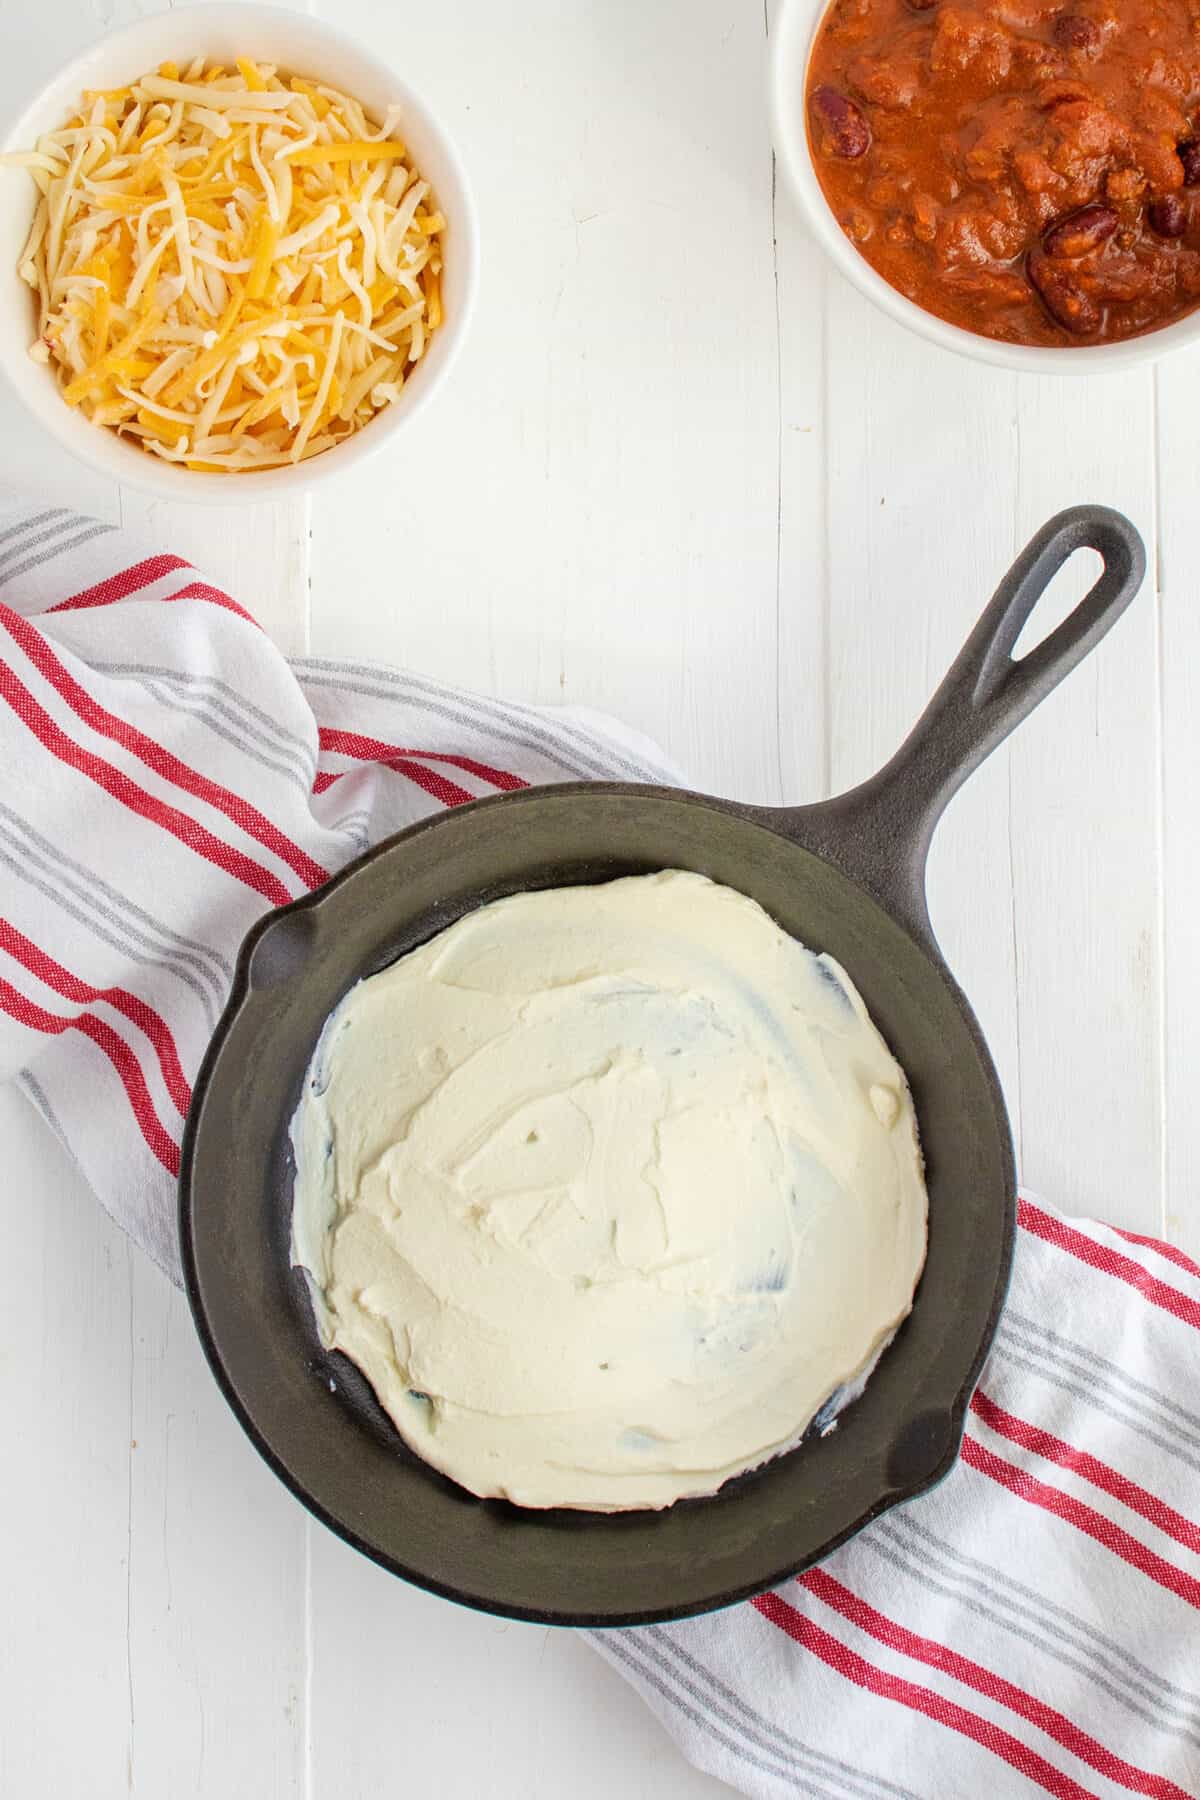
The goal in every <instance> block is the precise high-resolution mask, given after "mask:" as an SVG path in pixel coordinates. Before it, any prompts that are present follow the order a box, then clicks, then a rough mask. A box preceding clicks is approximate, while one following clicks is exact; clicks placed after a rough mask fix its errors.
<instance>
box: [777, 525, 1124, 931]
mask: <svg viewBox="0 0 1200 1800" xmlns="http://www.w3.org/2000/svg"><path fill="white" fill-rule="evenodd" d="M1087 549H1091V550H1097V551H1099V553H1100V555H1101V556H1102V557H1103V559H1104V568H1103V571H1102V573H1101V574H1100V576H1099V577H1098V579H1097V580H1096V582H1095V583H1094V585H1093V586H1092V587H1091V588H1090V589H1089V590H1088V592H1087V594H1085V595H1084V597H1083V599H1082V600H1081V601H1080V602H1079V604H1078V606H1076V608H1075V609H1074V611H1073V612H1072V613H1070V614H1069V616H1068V617H1067V618H1066V619H1064V620H1063V622H1062V624H1061V625H1059V626H1057V627H1056V629H1055V630H1054V631H1052V632H1051V633H1050V635H1049V637H1047V638H1046V639H1044V641H1043V642H1042V643H1040V644H1039V645H1038V646H1037V648H1036V649H1034V650H1031V651H1030V652H1029V654H1028V655H1027V656H1023V657H1021V658H1020V659H1019V660H1014V658H1013V654H1012V652H1013V648H1014V646H1015V645H1016V642H1017V639H1018V638H1019V637H1020V635H1021V631H1022V628H1023V626H1024V625H1025V622H1026V620H1027V619H1028V618H1029V616H1030V614H1031V613H1032V612H1033V610H1034V608H1035V606H1036V605H1037V603H1038V601H1039V600H1040V599H1041V597H1042V595H1043V594H1044V593H1045V591H1046V589H1047V587H1048V586H1049V585H1050V582H1051V581H1052V580H1053V578H1054V576H1055V575H1056V574H1057V573H1058V571H1059V569H1061V568H1062V566H1063V564H1064V563H1065V562H1066V561H1067V559H1068V557H1070V556H1072V555H1073V554H1074V553H1075V551H1076V550H1087ZM1145 572H1146V550H1145V546H1144V544H1143V543H1142V540H1141V537H1140V536H1139V534H1138V532H1137V530H1136V529H1135V528H1134V526H1133V525H1131V524H1130V522H1129V520H1128V519H1127V518H1125V517H1124V516H1123V514H1121V513H1118V512H1113V511H1111V510H1110V509H1109V508H1108V507H1105V506H1073V507H1070V508H1069V509H1068V510H1067V511H1066V512H1061V513H1059V514H1058V515H1057V517H1056V518H1053V519H1051V520H1050V521H1049V522H1048V523H1047V524H1045V525H1043V526H1042V529H1041V530H1040V531H1039V532H1038V533H1037V535H1036V536H1035V537H1034V538H1033V539H1032V540H1031V542H1030V543H1029V544H1027V545H1026V547H1025V549H1024V550H1023V551H1022V552H1021V554H1020V556H1019V557H1018V558H1017V560H1016V562H1015V563H1014V564H1013V566H1012V568H1011V569H1010V570H1009V572H1008V574H1007V575H1006V576H1005V577H1004V580H1003V581H1002V582H1001V583H1000V586H999V587H998V588H997V590H996V592H995V594H994V595H993V597H992V599H991V600H990V601H989V602H988V605H987V607H986V608H985V609H984V612H983V614H982V615H981V617H980V619H979V623H978V624H977V625H976V627H975V629H974V630H973V631H972V633H971V635H970V637H969V638H968V639H967V641H966V643H965V644H964V645H963V648H962V650H961V651H960V652H959V654H958V656H957V657H956V658H955V661H954V662H953V663H952V665H951V667H950V669H949V670H948V672H947V674H946V676H945V678H944V680H943V681H942V684H941V686H940V687H939V688H938V690H937V692H936V694H934V696H933V699H932V700H931V701H930V702H929V705H928V706H927V707H926V709H925V711H924V713H922V715H921V717H920V719H919V720H918V721H917V723H916V725H915V726H914V728H913V730H912V731H911V733H910V734H909V736H908V738H907V739H906V740H905V742H904V743H903V744H902V745H901V747H900V749H899V750H898V751H897V752H896V754H895V755H894V756H893V757H892V759H891V761H890V762H889V763H887V764H886V765H885V767H884V768H882V769H881V770H880V771H879V773H878V774H877V775H873V776H872V777H871V778H870V779H869V780H868V781H865V782H864V783H863V784H862V786H861V787H857V788H852V789H851V790H850V792H849V793H847V794H843V795H841V796H839V797H838V798H837V799H834V800H828V801H825V802H822V803H821V804H820V805H817V806H805V807H795V808H790V809H787V810H785V811H783V812H782V813H781V814H779V815H777V819H776V824H777V827H778V828H779V829H782V830H783V831H784V832H786V834H787V835H788V836H789V837H792V838H795V839H796V840H797V841H798V842H800V843H802V844H806V845H808V846H809V847H810V848H812V849H815V850H817V851H819V852H820V854H822V855H824V856H826V857H827V858H829V859H830V860H831V861H833V862H835V863H837V864H839V865H840V866H841V867H842V868H844V869H845V871H846V873H847V874H849V875H851V876H852V877H853V878H854V879H855V880H857V881H859V882H862V883H863V884H864V885H865V886H866V887H867V888H868V889H869V890H870V891H871V892H872V893H873V894H874V895H875V897H876V898H877V899H879V900H881V901H882V902H883V903H884V905H885V906H886V907H887V908H888V910H889V911H891V912H893V913H895V914H897V915H898V916H899V917H900V918H901V919H902V920H903V922H904V923H905V924H906V925H907V926H908V927H909V929H910V930H911V931H913V932H914V934H915V935H916V936H918V937H921V938H923V939H925V940H926V941H928V942H929V943H932V942H933V934H932V930H931V928H930V924H929V914H928V910H927V908H926V904H925V863H926V858H927V856H928V853H929V845H930V841H931V839H932V837H933V833H934V829H935V827H936V825H937V822H938V820H939V819H940V818H941V816H942V813H943V811H944V810H945V807H946V805H947V802H948V801H949V800H950V799H951V798H952V796H953V795H954V794H955V793H956V792H957V791H958V789H959V788H960V787H961V786H962V784H963V782H964V781H965V780H966V779H967V777H968V775H970V774H971V773H972V772H973V771H974V770H975V769H977V768H978V767H979V764H980V763H981V762H982V761H983V760H984V758H985V757H986V756H989V755H990V754H991V752H992V751H993V750H994V749H995V748H996V746H997V744H1000V743H1002V742H1003V740H1004V739H1005V738H1006V737H1007V736H1008V734H1009V732H1010V731H1013V730H1014V729H1015V728H1016V726H1018V725H1019V724H1020V723H1021V721H1022V719H1024V718H1025V717H1027V715H1028V714H1029V713H1031V712H1032V711H1033V709H1034V707H1035V706H1037V704H1038V703H1039V701H1041V700H1044V699H1045V697H1046V695H1047V694H1049V693H1050V692H1051V690H1052V689H1053V688H1056V687H1057V686H1058V684H1059V682H1060V681H1062V679H1063V678H1064V676H1066V675H1068V674H1070V672H1071V670H1072V669H1073V668H1074V667H1075V665H1076V664H1077V663H1079V662H1082V660H1083V658H1084V657H1085V656H1086V655H1087V654H1088V652H1089V651H1090V650H1093V649H1094V648H1095V647H1096V645H1097V644H1098V643H1099V642H1100V639H1101V638H1102V637H1103V636H1104V635H1105V633H1106V632H1107V631H1108V630H1109V628H1110V627H1111V626H1112V625H1113V624H1115V622H1116V621H1117V619H1119V618H1120V616H1121V614H1122V613H1123V612H1124V611H1125V608H1126V607H1127V606H1128V605H1129V602H1130V601H1131V600H1132V599H1133V596H1134V595H1135V594H1136V593H1137V591H1138V588H1139V587H1140V586H1141V584H1142V577H1143V576H1144V574H1145Z"/></svg>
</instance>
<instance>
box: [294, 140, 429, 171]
mask: <svg viewBox="0 0 1200 1800" xmlns="http://www.w3.org/2000/svg"><path fill="white" fill-rule="evenodd" d="M407 155H408V152H407V150H406V149H405V147H404V145H403V144H396V143H392V142H391V141H390V140H387V139H385V140H384V142H382V143H367V142H364V141H361V140H360V141H359V142H357V143H355V142H351V143H349V144H308V145H306V146H305V148H304V149H303V150H293V151H291V152H290V153H289V154H288V158H287V160H288V161H289V162H290V163H291V165H292V167H293V168H294V169H295V168H309V167H315V166H316V165H317V164H318V163H345V162H362V163H368V162H390V161H392V159H393V158H394V157H397V156H407Z"/></svg>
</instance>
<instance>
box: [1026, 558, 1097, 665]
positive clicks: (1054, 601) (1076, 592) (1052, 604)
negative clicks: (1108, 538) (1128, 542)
mask: <svg viewBox="0 0 1200 1800" xmlns="http://www.w3.org/2000/svg"><path fill="white" fill-rule="evenodd" d="M1103 568H1104V558H1103V557H1102V556H1101V555H1100V554H1099V552H1098V551H1096V550H1093V549H1091V548H1090V546H1087V545H1085V546H1084V547H1083V548H1081V549H1079V550H1074V551H1072V553H1071V555H1070V556H1068V558H1067V560H1066V562H1065V563H1064V564H1063V565H1062V568H1061V569H1059V570H1058V572H1057V574H1056V575H1054V576H1053V578H1052V579H1051V581H1050V585H1049V586H1048V587H1047V589H1046V591H1045V593H1044V594H1043V595H1042V596H1041V598H1040V600H1039V601H1038V603H1037V605H1036V606H1035V607H1034V609H1033V611H1032V612H1031V613H1030V615H1029V617H1028V618H1027V619H1026V621H1025V623H1024V625H1022V627H1021V635H1020V636H1019V637H1018V639H1017V641H1016V644H1015V645H1014V646H1013V653H1012V656H1013V661H1014V662H1023V661H1024V659H1025V658H1026V657H1027V656H1028V655H1029V652H1030V651H1031V650H1036V649H1037V647H1038V645H1039V644H1040V643H1043V642H1044V641H1045V639H1046V638H1048V637H1049V636H1050V633H1051V632H1052V631H1056V630H1057V629H1058V627H1059V626H1060V625H1061V624H1062V622H1063V620H1064V619H1066V618H1068V617H1069V616H1070V614H1071V613H1073V612H1074V610H1075V608H1076V607H1077V606H1078V605H1079V602H1080V601H1081V600H1082V599H1083V596H1084V595H1085V594H1086V593H1087V591H1088V589H1089V588H1090V587H1093V586H1094V585H1095V583H1096V582H1097V581H1098V580H1099V579H1100V574H1101V571H1102V570H1103Z"/></svg>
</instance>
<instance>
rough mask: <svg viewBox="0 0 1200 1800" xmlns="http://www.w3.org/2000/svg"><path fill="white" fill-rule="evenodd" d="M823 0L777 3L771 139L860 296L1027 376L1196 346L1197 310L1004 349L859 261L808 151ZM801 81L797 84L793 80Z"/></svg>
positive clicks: (818, 233) (1131, 361)
mask: <svg viewBox="0 0 1200 1800" xmlns="http://www.w3.org/2000/svg"><path fill="white" fill-rule="evenodd" d="M828 4H829V0H779V6H778V11H777V13H776V18H775V23H774V27H773V29H772V32H771V43H770V53H769V58H768V63H769V67H768V107H769V112H770V120H771V137H772V142H773V144H774V148H775V156H776V159H777V161H778V162H779V163H780V165H781V166H782V168H783V172H784V176H785V178H786V182H787V186H788V187H789V189H790V190H791V193H792V195H793V197H794V199H795V200H796V202H797V205H798V207H799V209H800V212H801V214H802V216H803V219H804V222H805V224H806V225H807V227H808V229H809V232H810V234H811V235H812V236H813V237H815V238H816V240H817V242H818V243H819V244H820V246H821V248H822V249H823V250H824V252H825V254H826V255H827V256H828V257H829V259H830V261H831V262H832V263H833V264H834V265H835V266H836V267H837V268H838V269H839V270H840V271H841V273H842V274H843V275H844V276H845V277H846V279H847V280H848V281H849V282H850V283H851V284H852V286H854V287H856V288H857V289H858V291H859V292H860V293H861V294H863V295H865V297H866V298H867V299H868V300H870V301H871V302H872V304H873V305H875V306H876V307H878V308H879V310H880V311H881V312H884V313H886V314H887V315H888V317H889V318H891V319H894V320H895V321H896V323H897V324H898V325H903V326H904V327H905V328H906V329H907V330H909V331H912V332H915V333H916V334H917V336H919V337H923V338H925V339H927V340H928V341H929V342H931V343H934V344H938V345H940V346H941V348H942V349H944V350H950V351H953V352H954V353H955V354H956V355H958V356H962V357H966V358H968V359H970V360H971V361H973V362H982V363H989V364H991V365H992V366H993V367H996V368H1002V369H1011V370H1016V371H1017V372H1018V373H1022V374H1027V375H1097V374H1113V373H1116V372H1117V371H1119V370H1122V369H1129V368H1132V367H1135V366H1136V367H1145V366H1146V365H1148V364H1153V363H1155V362H1157V361H1158V359H1159V358H1160V357H1163V356H1166V355H1168V354H1169V353H1170V352H1171V351H1173V350H1180V349H1184V348H1186V347H1187V346H1188V345H1189V344H1195V343H1197V342H1200V306H1197V308H1196V309H1195V310H1194V311H1193V312H1190V313H1188V314H1186V315H1185V316H1184V317H1183V318H1182V319H1176V320H1174V321H1173V322H1172V323H1171V324H1169V325H1162V326H1159V327H1158V328H1157V329H1155V330H1152V331H1147V332H1144V333H1142V334H1141V335H1140V336H1138V337H1132V338H1122V339H1120V340H1119V341H1118V342H1116V343H1112V344H1079V345H1077V346H1073V345H1062V346H1061V347H1054V346H1051V345H1034V344H1008V343H1005V342H1004V341H1003V340H1002V339H999V338H989V337H985V336H984V335H983V334H982V333H981V332H974V331H967V330H965V329H964V328H963V327H962V326H960V325H951V324H950V323H949V322H948V321H947V320H945V319H939V318H938V317H937V316H936V314H934V313H930V312H926V310H925V308H924V307H922V306H918V305H917V303H916V302H915V301H914V300H909V299H908V298H907V297H906V296H905V295H904V294H902V293H900V292H899V290H898V289H896V288H894V287H893V286H892V285H891V283H890V282H889V281H887V280H885V279H884V277H883V276H882V275H880V274H879V273H878V271H877V270H876V269H874V268H873V267H872V266H871V264H870V263H869V262H868V261H867V259H866V257H865V256H863V255H861V254H860V252H859V251H858V250H856V249H855V247H854V245H853V244H852V243H851V242H850V239H849V238H848V237H847V236H846V234H845V232H844V231H843V230H842V228H841V226H840V225H839V224H838V222H837V220H836V218H835V217H834V214H833V210H832V208H831V207H830V205H829V202H828V200H827V199H826V198H825V193H824V190H823V189H822V187H821V184H820V181H819V180H818V178H817V173H816V170H815V168H814V166H813V160H812V155H811V152H810V148H809V139H808V129H807V108H806V106H805V104H804V96H805V90H806V87H807V75H808V64H809V59H810V57H811V54H812V50H813V46H814V44H815V42H816V37H817V33H818V31H819V29H820V26H821V24H822V22H823V20H824V17H825V13H826V11H827V8H828ZM798 76H799V77H800V79H797V77H798Z"/></svg>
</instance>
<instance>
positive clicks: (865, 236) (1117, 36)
mask: <svg viewBox="0 0 1200 1800" xmlns="http://www.w3.org/2000/svg"><path fill="white" fill-rule="evenodd" d="M807 100H808V121H809V141H810V144H811V147H812V152H813V163H814V166H815V168H816V171H817V176H818V179H819V180H820V183H821V186H822V188H823V190H824V193H825V197H826V199H827V200H828V202H829V204H830V206H831V207H832V208H833V211H834V214H835V215H836V217H837V219H838V221H839V223H840V224H841V227H842V229H843V231H845V233H846V235H847V237H848V238H850V240H851V242H852V243H853V244H855V245H856V246H857V248H858V250H859V251H860V252H861V253H862V255H863V256H865V257H866V259H867V261H868V262H869V263H870V264H871V265H872V266H873V267H874V268H875V269H877V270H878V271H879V273H880V274H881V275H882V276H883V277H884V279H885V280H886V281H888V282H890V283H891V285H892V286H893V287H894V288H897V289H898V290H899V292H900V293H902V294H905V295H907V296H908V298H909V299H910V300H913V301H915V302H916V304H917V305H918V306H921V307H924V309H925V310H926V311H927V312H931V313H936V314H937V316H938V317H939V318H941V319H947V320H949V321H950V323H951V324H953V325H961V326H963V327H964V328H965V329H966V330H967V331H975V332H980V333H982V335H983V336H984V337H990V338H1001V339H1003V340H1005V341H1006V342H1008V343H1014V344H1043V345H1050V346H1055V347H1058V348H1062V347H1064V346H1069V345H1072V344H1103V343H1109V342H1112V341H1113V340H1114V339H1118V338H1127V337H1133V336H1135V335H1136V334H1137V333H1140V332H1144V331H1153V330H1154V329H1155V328H1156V327H1158V326H1160V325H1166V324H1168V323H1170V321H1171V320H1173V319H1178V318H1180V317H1181V316H1182V315H1183V314H1184V313H1187V312H1191V311H1192V309H1193V308H1194V307H1196V306H1197V305H1200V0H1061V3H1060V4H1057V5H1056V4H1052V3H1049V0H834V3H833V5H832V6H831V7H830V8H829V10H828V12H827V13H826V15H825V18H824V20H823V21H822V24H821V27H820V30H819V32H818V35H817V39H816V44H815V46H814V49H813V54H812V60H811V62H810V65H809V73H808V94H807Z"/></svg>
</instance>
